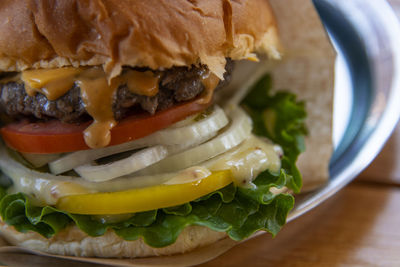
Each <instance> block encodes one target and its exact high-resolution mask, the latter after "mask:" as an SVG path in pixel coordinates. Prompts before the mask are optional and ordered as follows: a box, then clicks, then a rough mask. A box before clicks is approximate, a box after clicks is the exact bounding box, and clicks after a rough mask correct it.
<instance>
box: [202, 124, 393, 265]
mask: <svg viewBox="0 0 400 267" xmlns="http://www.w3.org/2000/svg"><path fill="white" fill-rule="evenodd" d="M399 159H400V126H398V127H397V130H396V131H395V133H394V134H393V136H392V137H391V139H390V140H389V141H388V143H387V145H386V146H385V148H384V149H383V150H382V152H381V153H380V155H379V156H378V157H377V159H376V160H375V161H374V162H373V163H372V164H371V165H370V166H369V167H368V168H367V169H366V170H365V171H364V172H363V173H362V174H361V175H360V176H359V177H358V178H357V179H356V180H355V181H354V182H353V183H352V184H350V185H349V186H347V187H346V188H344V189H343V190H342V191H340V192H339V193H338V194H336V195H335V196H334V197H332V198H331V199H329V200H328V201H326V202H325V203H323V204H322V205H320V206H318V207H317V208H315V209H314V210H312V211H311V212H309V213H307V214H305V215H303V216H301V217H300V218H298V219H296V220H295V221H293V222H291V223H289V224H288V225H287V226H286V227H285V228H284V229H283V230H282V231H281V232H280V233H279V234H278V236H277V237H276V238H275V239H272V238H271V237H270V236H268V235H263V236H260V237H258V238H255V239H253V240H250V241H248V242H245V243H243V244H240V245H238V246H236V247H235V248H233V249H231V250H230V251H228V252H227V253H225V254H224V255H222V256H221V257H219V258H217V259H215V260H213V261H211V262H208V263H206V264H204V265H201V266H203V267H206V266H207V267H211V266H246V264H248V265H251V266H260V267H261V266H400V168H399V164H398V163H399V162H400V161H399Z"/></svg>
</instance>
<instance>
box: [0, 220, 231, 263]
mask: <svg viewBox="0 0 400 267" xmlns="http://www.w3.org/2000/svg"><path fill="white" fill-rule="evenodd" d="M0 232H1V234H2V236H3V237H4V238H5V239H6V240H7V241H8V242H9V243H11V244H13V245H16V246H20V247H24V248H28V249H32V250H36V251H41V252H45V253H50V254H58V255H65V256H79V257H104V258H138V257H150V256H164V255H173V254H178V253H185V252H188V251H191V250H193V249H195V248H198V247H202V246H206V245H209V244H212V243H214V242H216V241H218V240H220V239H223V238H224V237H226V234H225V233H224V232H222V233H220V232H215V231H213V230H210V229H209V228H207V227H203V226H189V227H186V228H185V229H184V230H183V231H182V233H181V234H180V235H179V237H178V239H177V240H176V242H175V243H174V244H172V245H169V246H167V247H163V248H153V247H150V246H148V245H146V244H145V243H144V242H143V240H142V239H138V240H135V241H126V240H124V239H122V238H121V237H119V236H117V235H116V234H115V233H114V232H113V231H112V230H109V231H107V232H106V233H105V234H104V235H103V236H99V237H91V236H88V235H87V234H85V233H84V232H82V231H81V230H80V229H79V228H78V227H76V226H69V227H67V228H66V229H64V230H62V231H60V232H59V233H58V234H57V235H55V236H53V237H52V238H49V239H46V238H44V237H43V236H41V235H39V234H38V233H35V232H28V233H20V232H18V231H16V230H15V229H14V227H12V226H9V225H7V224H5V223H4V222H2V221H0Z"/></svg>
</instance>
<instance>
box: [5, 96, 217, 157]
mask: <svg viewBox="0 0 400 267" xmlns="http://www.w3.org/2000/svg"><path fill="white" fill-rule="evenodd" d="M210 104H211V101H210V103H209V104H198V103H196V101H193V102H188V103H184V104H180V105H177V106H174V107H172V108H169V109H166V110H163V111H160V112H157V113H156V114H154V115H150V114H148V113H142V114H138V115H132V116H130V117H128V118H125V119H123V120H122V121H120V122H119V123H118V124H117V126H115V127H114V128H113V129H112V130H111V142H110V144H109V145H110V146H111V145H118V144H122V143H124V142H128V141H132V140H135V139H139V138H142V137H145V136H147V135H149V134H151V133H153V132H156V131H159V130H161V129H163V128H166V127H168V126H169V125H171V124H173V123H175V122H178V121H180V120H183V119H185V118H186V117H187V116H190V115H193V114H195V113H198V112H200V111H203V110H204V109H206V108H207V107H208V106H209V105H210ZM90 123H91V122H87V123H81V124H68V123H63V122H60V121H57V120H51V121H46V122H34V123H32V122H28V121H22V122H16V123H11V124H8V125H6V126H4V127H3V128H1V130H0V131H1V135H2V137H3V140H4V141H5V142H6V144H7V145H8V146H9V147H11V148H13V149H15V150H17V151H19V152H23V153H37V154H50V153H65V152H73V151H77V150H85V149H90V148H89V147H88V146H87V145H86V143H85V140H84V138H83V131H84V130H85V129H86V128H87V127H88V126H89V125H90Z"/></svg>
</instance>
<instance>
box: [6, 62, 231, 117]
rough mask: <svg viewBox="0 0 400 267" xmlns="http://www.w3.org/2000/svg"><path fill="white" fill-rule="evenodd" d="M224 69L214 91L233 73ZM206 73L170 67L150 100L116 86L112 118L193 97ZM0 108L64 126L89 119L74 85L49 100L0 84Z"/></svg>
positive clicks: (228, 67)
mask: <svg viewBox="0 0 400 267" xmlns="http://www.w3.org/2000/svg"><path fill="white" fill-rule="evenodd" d="M225 69H226V72H225V74H224V80H223V81H220V82H219V84H218V86H217V89H218V88H222V87H224V86H225V85H226V84H227V83H229V81H230V78H231V73H232V70H233V62H232V61H231V60H229V59H228V60H227V64H226V66H225ZM140 70H143V71H145V70H148V69H140ZM207 71H208V69H207V67H205V66H199V67H196V66H192V67H191V68H187V67H173V68H171V69H167V70H165V71H161V79H160V84H159V92H158V94H157V95H155V96H153V97H148V96H143V95H137V94H134V93H132V92H131V91H130V90H129V89H128V87H127V86H126V85H121V86H119V87H118V89H117V92H116V94H115V99H114V103H113V112H114V117H115V119H116V120H121V119H122V118H124V117H125V116H126V115H127V114H128V113H129V111H130V110H132V108H134V107H136V106H139V107H141V108H142V109H143V110H145V111H147V112H149V113H151V114H154V113H155V112H156V111H157V110H162V109H166V108H169V107H171V106H173V105H174V104H176V103H179V102H183V101H187V100H190V99H193V98H195V97H196V96H198V95H199V94H201V92H202V91H203V90H204V85H203V83H202V76H203V75H204V74H205V72H207ZM0 107H1V108H2V109H3V112H5V113H6V114H8V115H9V116H11V117H15V118H19V117H35V118H37V119H44V120H47V119H51V118H55V119H58V120H61V121H63V122H68V123H72V122H81V121H85V120H88V119H90V117H89V115H88V114H87V112H86V110H85V104H84V103H83V100H82V98H81V93H80V88H79V86H78V85H77V84H75V85H74V86H73V87H72V88H71V89H70V90H69V91H68V93H66V94H65V95H63V96H62V97H60V98H58V99H56V100H54V101H50V100H48V99H47V98H46V97H45V96H44V95H43V94H40V93H37V94H36V95H35V96H29V95H27V93H26V91H25V86H24V84H23V83H20V82H7V83H1V81H0Z"/></svg>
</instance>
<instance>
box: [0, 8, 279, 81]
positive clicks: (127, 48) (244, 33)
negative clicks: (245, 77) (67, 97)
mask: <svg viewBox="0 0 400 267" xmlns="http://www.w3.org/2000/svg"><path fill="white" fill-rule="evenodd" d="M0 32H1V35H0V71H22V70H24V69H29V68H56V67H62V66H71V65H72V66H76V67H77V66H83V65H103V67H104V70H105V71H106V72H107V73H108V75H109V76H110V77H113V76H116V75H118V74H119V73H120V71H121V68H122V66H126V65H128V66H137V67H149V68H151V69H163V68H171V67H172V66H189V65H192V64H200V63H201V64H204V65H207V66H208V67H209V69H210V70H211V71H212V72H213V73H214V74H216V75H217V76H218V77H220V78H221V77H222V74H223V73H224V66H225V63H226V62H225V58H227V57H230V58H232V59H234V60H238V59H244V58H252V57H254V54H252V53H253V52H265V53H267V54H269V55H270V56H271V57H273V58H279V41H278V36H277V27H276V22H275V19H274V16H273V13H272V11H271V8H270V5H269V3H268V1H267V0H241V1H230V0H201V1H197V0H168V1H156V0H147V1H142V0H103V1H101V0H92V1H83V0H69V1H62V0H51V1H50V0H32V1H14V0H1V2H0Z"/></svg>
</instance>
